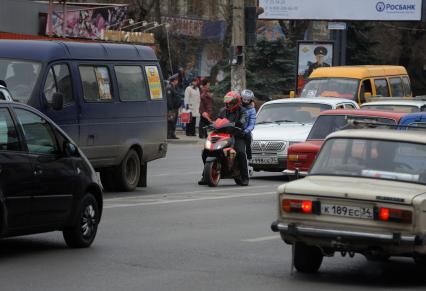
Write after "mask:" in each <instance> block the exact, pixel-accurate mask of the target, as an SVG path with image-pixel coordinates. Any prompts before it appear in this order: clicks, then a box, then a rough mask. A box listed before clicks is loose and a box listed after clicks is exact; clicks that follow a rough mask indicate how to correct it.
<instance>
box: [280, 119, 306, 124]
mask: <svg viewBox="0 0 426 291" xmlns="http://www.w3.org/2000/svg"><path fill="white" fill-rule="evenodd" d="M274 122H275V123H287V122H298V121H294V120H290V119H281V120H275V121H274ZM299 123H300V122H299Z"/></svg>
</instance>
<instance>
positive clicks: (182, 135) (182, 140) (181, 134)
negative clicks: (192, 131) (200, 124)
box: [167, 129, 205, 144]
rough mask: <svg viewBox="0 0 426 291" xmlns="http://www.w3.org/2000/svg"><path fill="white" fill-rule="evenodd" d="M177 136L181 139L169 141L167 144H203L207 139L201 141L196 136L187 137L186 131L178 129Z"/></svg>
mask: <svg viewBox="0 0 426 291" xmlns="http://www.w3.org/2000/svg"><path fill="white" fill-rule="evenodd" d="M176 136H177V137H178V138H179V139H168V140H167V143H171V144H203V143H204V142H205V139H201V138H199V137H198V135H196V136H186V135H185V131H184V130H181V129H176Z"/></svg>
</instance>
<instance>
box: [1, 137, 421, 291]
mask: <svg viewBox="0 0 426 291" xmlns="http://www.w3.org/2000/svg"><path fill="white" fill-rule="evenodd" d="M201 167H202V163H201V161H200V145H198V144H195V145H194V144H192V145H190V144H185V145H170V147H169V154H168V157H167V158H166V159H162V160H159V161H155V162H153V163H152V164H151V165H150V166H149V181H148V183H149V187H147V188H140V189H138V191H135V192H133V193H106V194H105V209H104V216H103V218H102V221H101V224H100V226H99V232H98V236H97V238H96V241H95V243H94V245H93V246H92V247H91V248H88V249H79V250H75V249H68V248H67V247H66V246H65V243H64V242H63V239H62V235H61V233H59V232H57V233H49V234H41V235H35V236H27V237H19V238H12V239H6V240H2V241H0V279H1V284H2V287H1V290H153V291H157V290H158V291H159V290H167V291H170V290H196V291H198V290H221V291H222V290H244V291H249V290H280V291H281V290H342V289H344V290H360V289H362V290H367V289H375V290H376V289H382V290H389V289H392V290H407V289H409V290H414V289H418V290H424V289H425V287H426V276H424V273H425V270H422V269H420V268H418V267H417V266H416V265H415V264H414V263H413V262H412V260H410V259H392V260H391V261H390V262H389V263H372V262H367V261H366V260H365V259H364V257H363V256H361V255H356V256H355V257H354V258H353V259H350V258H348V257H345V258H342V257H340V255H339V256H336V257H334V258H325V259H324V262H323V265H322V267H321V269H320V272H319V273H318V274H316V275H303V274H299V273H297V272H294V273H291V270H290V261H291V248H290V247H289V246H287V245H285V244H284V243H283V242H282V241H281V240H280V238H279V237H278V235H276V234H275V233H272V232H271V231H270V229H269V226H270V223H271V222H272V221H273V220H274V219H275V208H276V206H275V195H274V193H275V190H276V187H277V186H278V185H279V184H281V183H283V182H284V180H283V178H282V177H281V176H280V175H279V174H272V175H267V174H255V178H254V179H252V180H251V185H250V186H249V187H238V186H235V185H234V183H233V181H230V180H228V181H226V180H225V181H222V182H223V183H222V182H221V185H220V186H219V187H218V188H208V187H205V186H198V185H197V183H196V182H197V180H198V179H199V177H200V171H201Z"/></svg>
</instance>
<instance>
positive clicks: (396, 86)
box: [389, 77, 404, 97]
mask: <svg viewBox="0 0 426 291" xmlns="http://www.w3.org/2000/svg"><path fill="white" fill-rule="evenodd" d="M389 84H390V87H391V92H392V96H396V97H404V89H403V87H402V80H401V78H400V77H392V78H389Z"/></svg>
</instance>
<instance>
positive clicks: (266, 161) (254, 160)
mask: <svg viewBox="0 0 426 291" xmlns="http://www.w3.org/2000/svg"><path fill="white" fill-rule="evenodd" d="M250 164H261V165H270V164H278V158H277V157H259V158H258V157H253V158H252V159H251V161H250Z"/></svg>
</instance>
